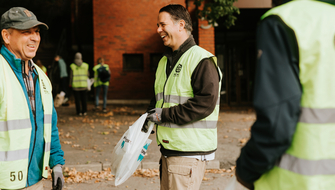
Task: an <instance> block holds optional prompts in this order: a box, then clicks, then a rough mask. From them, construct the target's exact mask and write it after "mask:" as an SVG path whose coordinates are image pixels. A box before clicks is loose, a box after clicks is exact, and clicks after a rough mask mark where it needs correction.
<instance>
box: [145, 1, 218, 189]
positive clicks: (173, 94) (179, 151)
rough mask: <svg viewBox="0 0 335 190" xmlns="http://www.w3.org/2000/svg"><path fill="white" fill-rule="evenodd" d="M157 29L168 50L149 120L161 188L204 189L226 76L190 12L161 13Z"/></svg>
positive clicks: (172, 8) (164, 10)
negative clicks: (196, 34) (198, 40)
mask: <svg viewBox="0 0 335 190" xmlns="http://www.w3.org/2000/svg"><path fill="white" fill-rule="evenodd" d="M157 26H158V29H157V33H158V34H159V36H160V37H161V38H162V41H163V43H164V45H165V46H167V50H166V52H165V53H164V56H163V58H162V59H161V60H160V62H159V64H158V67H157V71H156V80H155V84H154V90H155V97H154V98H153V99H152V100H151V103H150V105H149V107H148V113H149V115H148V117H147V119H148V120H150V121H152V122H155V123H156V124H157V127H156V133H157V142H158V145H159V146H160V151H161V153H162V155H161V160H160V174H161V175H160V183H161V184H160V188H161V189H162V190H165V189H178V190H182V189H185V190H186V189H199V188H200V185H201V182H202V179H203V176H204V173H205V170H206V161H209V160H213V159H214V158H215V151H216V149H217V128H216V127H217V121H218V115H219V107H220V106H219V102H220V101H219V100H220V97H219V92H220V86H221V72H220V69H219V68H218V66H217V62H216V57H215V56H214V55H213V54H211V53H210V52H208V51H206V50H205V49H203V48H201V47H199V46H197V45H196V44H195V41H194V39H193V36H192V35H191V32H192V21H191V18H190V15H189V13H188V11H187V10H186V8H185V7H183V6H182V5H176V4H171V5H167V6H165V7H163V8H161V9H160V11H159V15H158V22H157Z"/></svg>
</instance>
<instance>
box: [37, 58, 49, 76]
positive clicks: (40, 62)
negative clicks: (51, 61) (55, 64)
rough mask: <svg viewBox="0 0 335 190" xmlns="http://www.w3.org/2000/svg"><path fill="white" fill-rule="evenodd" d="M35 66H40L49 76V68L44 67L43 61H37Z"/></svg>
mask: <svg viewBox="0 0 335 190" xmlns="http://www.w3.org/2000/svg"><path fill="white" fill-rule="evenodd" d="M35 64H36V65H37V66H39V67H40V68H41V69H42V71H43V72H44V73H45V74H46V75H48V73H47V68H46V67H45V66H44V65H43V63H42V61H41V60H39V59H37V60H36V63H35Z"/></svg>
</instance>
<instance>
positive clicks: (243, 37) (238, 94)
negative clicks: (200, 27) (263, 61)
mask: <svg viewBox="0 0 335 190" xmlns="http://www.w3.org/2000/svg"><path fill="white" fill-rule="evenodd" d="M267 10H268V9H240V12H241V13H240V15H238V16H237V21H236V23H235V26H233V27H231V28H230V29H226V28H225V27H224V26H222V25H220V23H224V22H223V21H224V20H223V19H224V18H222V20H221V22H219V26H218V27H216V28H215V51H216V52H215V54H216V56H217V57H218V65H219V67H220V69H221V71H222V74H223V79H222V87H221V104H223V105H228V106H250V105H252V95H253V81H254V75H255V64H256V29H257V24H258V22H259V20H260V17H261V16H262V15H263V14H264V13H265V12H266V11H267Z"/></svg>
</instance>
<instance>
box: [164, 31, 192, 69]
mask: <svg viewBox="0 0 335 190" xmlns="http://www.w3.org/2000/svg"><path fill="white" fill-rule="evenodd" d="M194 45H196V43H195V41H194V38H193V35H190V37H188V38H187V39H186V40H185V41H184V43H183V44H181V45H180V47H179V48H178V49H177V50H176V51H173V52H172V49H171V48H167V50H166V51H165V52H164V54H163V55H164V56H166V57H167V58H168V60H169V62H170V63H171V64H172V65H175V64H176V62H177V61H178V60H179V58H180V57H181V56H182V55H183V54H184V53H185V52H186V51H187V50H188V49H190V48H191V47H192V46H194Z"/></svg>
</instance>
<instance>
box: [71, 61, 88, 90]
mask: <svg viewBox="0 0 335 190" xmlns="http://www.w3.org/2000/svg"><path fill="white" fill-rule="evenodd" d="M70 68H71V70H72V74H73V78H72V87H73V88H87V79H88V76H87V72H88V64H87V63H85V62H83V63H82V64H81V66H77V65H76V64H74V63H72V64H71V65H70Z"/></svg>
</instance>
